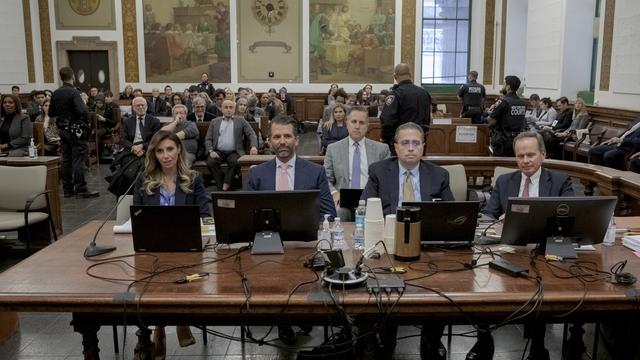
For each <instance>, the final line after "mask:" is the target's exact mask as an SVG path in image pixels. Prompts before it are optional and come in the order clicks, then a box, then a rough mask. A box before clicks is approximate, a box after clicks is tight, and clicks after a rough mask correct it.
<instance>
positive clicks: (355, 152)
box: [324, 106, 391, 221]
mask: <svg viewBox="0 0 640 360" xmlns="http://www.w3.org/2000/svg"><path fill="white" fill-rule="evenodd" d="M368 128H369V117H368V116H367V108H365V107H364V106H354V107H353V108H352V109H351V112H349V116H348V117H347V130H348V131H349V136H348V137H346V138H344V139H342V140H340V141H337V142H335V143H333V144H330V145H329V146H328V147H327V153H326V155H325V157H324V169H325V171H326V173H327V180H328V181H329V189H330V190H331V196H332V197H333V202H334V203H335V205H336V208H337V209H338V216H339V217H340V219H343V220H346V221H351V220H352V219H353V209H347V208H343V207H340V189H363V188H364V186H365V185H366V184H367V179H368V178H369V165H371V164H373V163H374V162H378V161H380V160H384V159H386V158H388V157H389V156H390V154H391V152H390V151H389V146H387V145H386V144H383V143H380V142H377V141H373V140H370V139H367V138H365V135H366V133H367V129H368ZM354 174H355V175H356V176H353V175H354Z"/></svg>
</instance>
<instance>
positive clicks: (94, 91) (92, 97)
mask: <svg viewBox="0 0 640 360" xmlns="http://www.w3.org/2000/svg"><path fill="white" fill-rule="evenodd" d="M96 96H98V88H96V87H92V88H91V89H89V101H88V102H87V107H88V108H89V111H93V109H94V108H95V107H96Z"/></svg>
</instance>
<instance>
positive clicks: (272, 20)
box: [253, 0, 288, 34]
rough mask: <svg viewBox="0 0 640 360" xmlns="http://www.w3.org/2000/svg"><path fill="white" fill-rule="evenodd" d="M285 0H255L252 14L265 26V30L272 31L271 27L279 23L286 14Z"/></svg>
mask: <svg viewBox="0 0 640 360" xmlns="http://www.w3.org/2000/svg"><path fill="white" fill-rule="evenodd" d="M287 8H288V6H287V1H286V0H255V1H254V6H253V15H254V17H255V18H256V20H258V22H259V23H260V24H262V25H264V26H266V27H267V32H268V33H269V34H271V33H272V32H273V30H272V27H274V26H276V25H278V24H280V23H281V22H282V20H284V18H285V16H286V15H287Z"/></svg>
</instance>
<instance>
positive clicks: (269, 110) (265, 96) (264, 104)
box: [258, 93, 276, 120]
mask: <svg viewBox="0 0 640 360" xmlns="http://www.w3.org/2000/svg"><path fill="white" fill-rule="evenodd" d="M269 99H270V98H269V93H262V95H260V102H259V104H258V107H259V108H261V109H262V111H264V113H265V114H267V116H268V117H269V120H271V119H273V118H274V117H276V109H275V108H274V107H273V105H271V103H270V101H269Z"/></svg>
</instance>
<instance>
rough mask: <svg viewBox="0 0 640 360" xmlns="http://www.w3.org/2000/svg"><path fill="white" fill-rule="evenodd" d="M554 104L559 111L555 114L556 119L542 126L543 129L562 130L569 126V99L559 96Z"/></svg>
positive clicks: (571, 114)
mask: <svg viewBox="0 0 640 360" xmlns="http://www.w3.org/2000/svg"><path fill="white" fill-rule="evenodd" d="M556 106H557V107H558V110H559V111H560V112H559V113H558V114H557V115H556V120H555V121H554V122H552V123H551V125H548V126H543V127H542V130H543V131H545V130H546V131H548V130H552V131H554V132H555V131H564V130H567V129H568V128H569V126H571V121H572V118H573V112H572V111H571V107H570V106H569V99H567V97H566V96H563V97H561V98H559V99H558V100H556Z"/></svg>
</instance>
